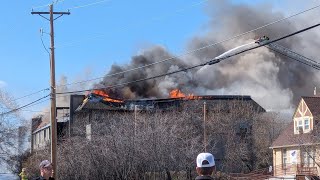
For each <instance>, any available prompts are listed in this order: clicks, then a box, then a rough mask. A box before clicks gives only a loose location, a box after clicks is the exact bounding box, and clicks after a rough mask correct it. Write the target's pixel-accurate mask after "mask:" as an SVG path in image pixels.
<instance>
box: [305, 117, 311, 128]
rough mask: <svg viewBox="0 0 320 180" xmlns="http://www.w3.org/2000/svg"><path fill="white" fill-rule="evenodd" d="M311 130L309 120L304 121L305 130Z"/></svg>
mask: <svg viewBox="0 0 320 180" xmlns="http://www.w3.org/2000/svg"><path fill="white" fill-rule="evenodd" d="M309 128H310V123H309V119H305V120H304V129H309Z"/></svg>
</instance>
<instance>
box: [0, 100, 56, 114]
mask: <svg viewBox="0 0 320 180" xmlns="http://www.w3.org/2000/svg"><path fill="white" fill-rule="evenodd" d="M49 96H50V95H46V96H44V97H42V98H39V99H37V100H35V101H32V102H31V103H28V104H26V105H23V106H20V107H18V108H15V109H12V110H10V111H7V112H4V113H1V114H0V116H3V115H6V114H9V113H12V112H15V111H18V110H20V109H22V108H25V107H28V106H30V105H32V104H34V103H36V102H38V101H40V100H42V99H45V98H47V97H49Z"/></svg>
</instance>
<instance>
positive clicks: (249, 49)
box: [56, 23, 320, 94]
mask: <svg viewBox="0 0 320 180" xmlns="http://www.w3.org/2000/svg"><path fill="white" fill-rule="evenodd" d="M318 26H320V23H318V24H315V25H313V26H310V27H307V28H304V29H302V30H299V31H296V32H294V33H291V34H288V35H286V36H283V37H280V38H277V39H274V40H270V41H268V42H266V43H263V44H259V45H257V46H254V47H251V48H248V49H244V50H241V51H239V52H236V53H233V54H231V55H226V56H223V57H220V58H214V59H212V60H210V61H207V62H205V63H201V64H198V65H195V66H191V67H187V68H184V69H181V70H177V71H173V72H169V73H164V74H160V75H157V76H152V77H148V78H143V79H138V80H134V81H129V82H125V83H120V84H116V85H112V86H105V87H103V88H93V89H86V90H78V91H69V92H61V93H56V94H71V93H79V92H85V91H92V90H99V89H105V88H106V89H112V88H115V87H120V86H124V85H128V84H132V83H137V82H142V81H146V80H150V79H155V78H159V77H163V76H167V75H171V74H175V73H178V72H182V71H188V70H190V69H194V68H197V67H201V66H205V65H212V64H216V63H218V62H220V61H221V60H224V59H228V58H230V57H233V56H236V55H238V54H242V53H244V52H247V51H251V50H254V49H257V48H260V47H262V46H265V45H268V44H270V43H274V42H277V41H280V40H282V39H285V38H288V37H291V36H294V35H296V34H299V33H302V32H304V31H307V30H310V29H313V28H315V27H318Z"/></svg>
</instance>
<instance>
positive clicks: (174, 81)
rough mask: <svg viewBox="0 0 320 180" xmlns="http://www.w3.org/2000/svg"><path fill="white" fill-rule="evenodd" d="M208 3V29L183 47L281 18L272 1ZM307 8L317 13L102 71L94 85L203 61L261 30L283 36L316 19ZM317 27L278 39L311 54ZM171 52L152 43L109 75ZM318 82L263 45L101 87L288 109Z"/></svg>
mask: <svg viewBox="0 0 320 180" xmlns="http://www.w3.org/2000/svg"><path fill="white" fill-rule="evenodd" d="M209 2H210V3H208V4H207V7H206V9H205V10H206V12H207V14H208V15H209V16H210V17H211V20H210V22H209V23H208V27H209V31H207V33H206V34H203V35H199V36H197V37H194V38H193V39H191V40H190V42H189V43H188V46H187V51H188V50H194V49H198V48H201V47H203V46H206V45H208V44H213V43H215V42H219V41H221V40H224V39H227V38H230V37H232V36H234V35H237V34H240V33H243V32H246V31H249V30H251V29H255V28H256V27H259V26H262V25H264V24H267V23H269V22H272V21H275V20H277V19H281V18H283V17H284V14H282V13H280V12H273V11H272V6H270V5H267V4H260V5H256V6H246V5H234V4H231V3H229V2H228V1H221V2H218V3H217V1H209ZM312 13H313V16H314V17H317V14H315V13H314V12H310V13H309V14H307V15H305V17H303V16H301V17H300V18H292V19H291V20H288V21H283V22H280V23H277V24H274V25H272V26H268V27H266V28H263V29H261V30H259V31H256V32H253V33H250V34H248V35H246V36H242V37H240V38H236V39H235V40H232V41H228V42H226V43H222V44H219V45H217V46H213V47H209V48H206V49H204V50H201V51H198V52H195V53H193V54H192V55H187V56H184V57H181V58H180V59H179V58H173V59H172V60H170V61H166V62H165V63H160V64H156V65H154V66H149V67H147V68H145V69H139V70H137V71H131V72H127V73H124V74H121V75H118V76H112V77H109V76H108V75H107V76H106V77H105V78H104V79H103V81H101V82H100V83H99V84H96V85H95V87H98V88H101V87H105V86H108V85H114V84H119V83H125V82H129V81H134V80H137V79H143V78H147V77H152V76H155V75H158V74H163V73H167V72H170V71H175V70H178V69H182V68H185V67H189V66H191V65H195V64H198V63H200V62H205V61H208V60H210V59H212V58H214V57H216V56H218V55H220V54H221V53H223V52H225V51H227V50H229V49H232V48H234V47H237V46H239V45H242V44H246V43H250V42H252V41H254V40H253V39H254V38H256V37H260V36H263V35H266V36H269V37H270V38H271V39H273V38H277V37H281V36H284V35H287V34H289V33H292V32H295V31H297V30H299V29H301V28H303V27H306V26H310V25H313V24H315V23H316V21H311V20H308V21H306V19H310V17H312ZM310 14H311V15H310ZM313 19H316V18H313ZM317 31H318V30H317V29H315V30H312V31H307V32H305V33H304V34H301V35H299V36H294V37H292V38H287V39H285V40H282V41H281V42H278V43H279V44H281V45H283V46H285V47H287V48H290V49H292V50H294V51H296V52H298V53H301V54H303V55H305V56H307V57H310V58H313V59H314V58H315V57H316V52H317V51H318V50H317V47H320V43H319V42H320V41H316V40H314V39H316V38H318V39H319V33H318V34H317ZM171 57H173V56H172V55H171V54H170V53H169V52H167V51H166V50H165V49H164V48H161V47H159V46H155V47H153V48H151V49H148V50H145V51H144V52H143V53H142V54H140V55H137V56H134V57H133V58H132V60H131V62H130V63H129V64H128V65H124V66H118V65H113V66H112V68H111V71H110V72H109V73H108V74H113V73H117V72H121V71H125V70H128V69H132V68H135V67H139V66H143V65H145V64H150V63H153V62H156V61H161V60H164V59H167V58H171ZM317 84H319V77H318V76H317V72H316V71H315V70H313V69H312V68H311V67H309V66H305V65H303V64H301V63H298V62H296V61H294V60H292V59H289V58H287V57H284V56H281V55H279V54H277V53H274V52H272V51H270V50H268V49H266V48H259V49H257V50H253V51H250V52H247V53H243V54H241V55H238V56H235V57H233V58H230V59H227V60H225V61H223V62H221V63H219V64H216V65H213V66H206V67H203V68H201V69H195V70H191V71H187V72H182V73H178V74H174V75H170V76H166V77H164V78H158V79H153V80H149V81H144V82H141V83H134V84H130V85H127V86H125V87H121V88H116V89H105V90H106V91H108V92H109V93H110V95H111V96H112V97H118V98H124V99H133V98H165V97H168V94H169V92H170V91H171V90H172V89H175V88H179V89H181V90H182V91H183V92H185V93H193V94H196V95H216V94H223V95H229V94H235V95H251V96H252V97H253V99H255V100H256V101H257V102H258V103H260V104H261V105H262V106H264V107H265V108H266V109H288V108H290V107H292V105H295V104H296V103H297V100H298V99H299V98H300V96H308V95H312V93H313V88H314V87H315V86H316V85H317Z"/></svg>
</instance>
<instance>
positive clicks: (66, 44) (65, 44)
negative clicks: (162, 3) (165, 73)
mask: <svg viewBox="0 0 320 180" xmlns="http://www.w3.org/2000/svg"><path fill="white" fill-rule="evenodd" d="M207 1H209V0H201V1H200V2H197V3H193V4H191V6H189V7H186V8H182V9H178V10H176V11H175V12H174V13H181V12H183V11H185V10H186V9H188V8H191V7H195V6H198V5H201V4H203V3H204V2H207ZM167 17H170V15H166V16H163V17H158V18H151V21H150V22H153V21H156V20H160V19H163V18H167ZM150 22H149V23H150ZM137 24H138V25H137ZM147 24H148V23H135V26H136V27H142V26H145V25H147ZM129 28H130V26H123V27H121V28H120V29H121V30H129ZM131 28H132V27H131ZM105 36H106V35H105V34H102V35H96V36H92V37H88V38H85V39H84V40H91V39H98V38H101V37H105ZM81 42H82V41H81V40H80V41H74V42H69V43H68V42H67V43H64V44H62V45H60V46H57V47H60V48H61V47H69V46H72V45H74V44H78V43H81Z"/></svg>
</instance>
